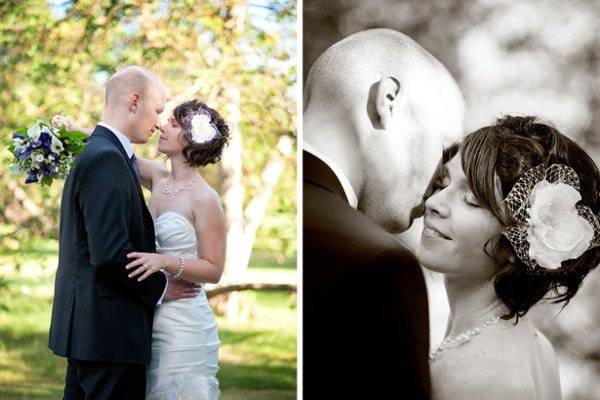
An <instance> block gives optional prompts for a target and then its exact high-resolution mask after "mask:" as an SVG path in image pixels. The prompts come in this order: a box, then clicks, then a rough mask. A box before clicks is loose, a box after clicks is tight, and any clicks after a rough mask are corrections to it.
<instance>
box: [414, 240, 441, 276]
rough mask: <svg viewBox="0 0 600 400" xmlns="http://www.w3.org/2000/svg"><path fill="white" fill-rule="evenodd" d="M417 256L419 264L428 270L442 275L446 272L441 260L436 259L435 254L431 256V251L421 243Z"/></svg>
mask: <svg viewBox="0 0 600 400" xmlns="http://www.w3.org/2000/svg"><path fill="white" fill-rule="evenodd" d="M415 255H416V256H417V260H419V264H421V266H422V267H423V268H425V269H426V270H428V271H433V272H439V273H441V274H443V273H444V272H446V271H444V265H441V263H440V259H441V258H440V257H436V256H435V255H434V254H431V252H430V251H429V249H427V247H425V246H423V244H422V243H419V246H418V247H417V251H416V254H415Z"/></svg>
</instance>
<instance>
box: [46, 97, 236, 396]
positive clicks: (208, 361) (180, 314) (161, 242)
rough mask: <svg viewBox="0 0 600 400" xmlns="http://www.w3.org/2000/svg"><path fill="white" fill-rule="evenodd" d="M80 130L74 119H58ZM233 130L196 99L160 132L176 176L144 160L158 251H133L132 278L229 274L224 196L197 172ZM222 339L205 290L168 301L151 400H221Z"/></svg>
mask: <svg viewBox="0 0 600 400" xmlns="http://www.w3.org/2000/svg"><path fill="white" fill-rule="evenodd" d="M53 122H54V123H56V124H63V125H66V127H67V128H68V129H73V130H75V129H77V130H81V131H83V132H86V133H88V134H91V132H92V129H87V128H78V127H77V126H76V124H74V123H73V122H72V121H71V120H70V119H69V118H68V117H66V116H60V117H58V118H55V119H53ZM228 139H229V129H228V127H227V125H226V124H225V122H224V121H223V118H221V116H220V115H219V113H218V112H217V111H215V110H213V109H212V108H210V107H208V106H207V105H206V104H204V103H202V102H199V101H196V100H192V101H188V102H185V103H183V104H180V105H179V106H177V107H176V108H175V109H174V110H173V115H172V116H171V117H170V118H169V120H168V122H167V123H166V124H165V125H164V126H162V128H161V129H160V138H159V141H158V151H159V152H161V153H163V154H165V155H166V156H168V157H169V159H170V160H171V171H170V172H169V171H167V170H166V168H165V167H164V166H163V165H162V164H160V163H158V162H155V161H151V160H147V159H144V158H142V157H137V164H138V168H139V174H140V180H141V183H142V185H143V186H144V187H146V188H147V189H149V190H150V191H151V193H152V194H151V197H150V200H149V204H148V209H149V210H150V213H151V214H152V216H153V219H154V225H155V232H156V249H157V254H155V253H130V254H129V255H128V257H129V258H130V260H131V262H130V263H129V264H128V265H127V267H126V268H127V269H128V270H130V271H131V272H130V274H129V277H130V278H131V279H138V280H143V279H145V278H147V277H148V276H149V275H150V274H152V273H154V272H156V271H159V270H161V269H164V270H166V272H168V273H169V274H170V275H171V276H172V279H183V280H186V281H188V282H194V283H198V284H199V286H201V283H204V282H209V283H216V282H218V281H219V279H220V278H221V275H222V273H223V265H224V258H225V237H226V233H225V217H224V214H223V209H222V206H221V202H220V199H219V196H218V194H217V193H216V192H215V190H214V189H212V188H211V187H210V186H209V185H208V183H207V182H206V181H205V180H204V179H203V177H202V175H201V174H200V172H199V171H198V167H202V166H205V165H208V164H211V163H215V162H217V161H218V160H219V159H220V156H221V152H222V150H223V147H224V146H225V145H226V144H227V142H228ZM219 345H220V342H219V336H218V332H217V326H216V320H215V317H214V314H213V312H212V310H211V308H210V305H209V303H208V300H207V297H206V293H205V292H204V291H203V290H200V291H199V293H198V295H197V296H196V297H193V298H185V299H181V300H176V301H168V302H164V303H163V304H161V305H160V306H158V308H157V310H156V313H155V315H154V324H153V331H152V362H151V364H150V366H149V367H148V369H147V371H146V376H147V384H146V399H147V400H159V399H160V400H174V399H200V400H214V399H218V398H219V395H220V391H219V383H218V380H217V378H216V373H217V371H218V369H219V367H218V350H219Z"/></svg>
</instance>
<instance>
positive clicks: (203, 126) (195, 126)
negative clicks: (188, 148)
mask: <svg viewBox="0 0 600 400" xmlns="http://www.w3.org/2000/svg"><path fill="white" fill-rule="evenodd" d="M216 134H217V130H216V129H215V127H214V125H213V124H211V123H210V116H208V115H206V114H196V115H194V117H193V118H192V141H194V143H198V144H202V143H206V142H209V141H211V140H212V139H213V138H214V137H215V135H216Z"/></svg>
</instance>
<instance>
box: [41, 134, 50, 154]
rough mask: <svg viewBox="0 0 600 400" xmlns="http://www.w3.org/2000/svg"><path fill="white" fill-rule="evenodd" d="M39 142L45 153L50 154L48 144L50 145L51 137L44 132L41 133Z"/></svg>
mask: <svg viewBox="0 0 600 400" xmlns="http://www.w3.org/2000/svg"><path fill="white" fill-rule="evenodd" d="M39 141H40V142H41V143H42V146H43V147H44V149H45V150H46V152H47V153H49V152H50V144H51V143H52V136H50V134H49V133H48V132H46V131H42V133H41V134H40V138H39Z"/></svg>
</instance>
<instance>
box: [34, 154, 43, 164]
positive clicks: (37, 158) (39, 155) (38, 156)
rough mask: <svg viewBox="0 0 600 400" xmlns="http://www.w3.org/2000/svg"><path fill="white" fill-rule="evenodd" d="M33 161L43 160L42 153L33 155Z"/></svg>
mask: <svg viewBox="0 0 600 400" xmlns="http://www.w3.org/2000/svg"><path fill="white" fill-rule="evenodd" d="M35 161H37V162H39V163H41V162H44V156H43V155H42V154H38V155H37V156H35Z"/></svg>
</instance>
